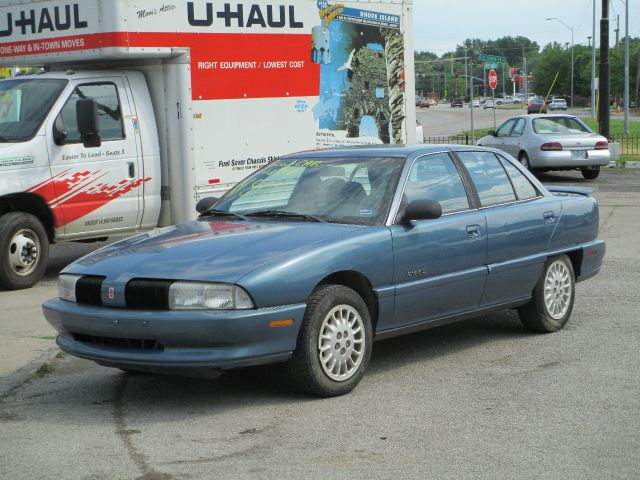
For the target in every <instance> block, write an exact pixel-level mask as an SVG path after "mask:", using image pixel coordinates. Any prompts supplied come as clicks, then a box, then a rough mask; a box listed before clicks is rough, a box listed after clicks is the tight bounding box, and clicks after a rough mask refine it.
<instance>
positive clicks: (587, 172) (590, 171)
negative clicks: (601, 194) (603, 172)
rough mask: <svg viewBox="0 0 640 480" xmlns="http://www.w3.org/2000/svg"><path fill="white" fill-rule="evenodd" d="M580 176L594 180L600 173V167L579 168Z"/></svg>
mask: <svg viewBox="0 0 640 480" xmlns="http://www.w3.org/2000/svg"><path fill="white" fill-rule="evenodd" d="M580 170H581V171H582V176H583V177H584V178H586V179H587V180H595V179H596V178H598V175H600V167H589V168H581V169H580Z"/></svg>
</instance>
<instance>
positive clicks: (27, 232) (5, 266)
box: [0, 212, 49, 290]
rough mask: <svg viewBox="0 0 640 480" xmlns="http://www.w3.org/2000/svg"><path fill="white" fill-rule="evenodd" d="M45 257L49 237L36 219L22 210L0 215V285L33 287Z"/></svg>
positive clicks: (10, 287) (17, 288)
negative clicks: (18, 259) (18, 258)
mask: <svg viewBox="0 0 640 480" xmlns="http://www.w3.org/2000/svg"><path fill="white" fill-rule="evenodd" d="M20 252H22V254H23V255H22V254H21V253H20ZM16 255H20V262H18V261H17V257H16ZM48 260H49V237H48V236H47V232H46V231H45V229H44V227H43V226H42V223H41V222H40V220H38V219H37V218H36V217H35V216H33V215H31V214H29V213H22V212H11V213H5V214H4V215H2V217H0V286H2V287H4V288H6V289H9V290H20V289H24V288H31V287H33V286H34V285H35V284H36V283H38V281H39V280H40V279H41V278H42V276H43V275H44V272H45V270H46V268H47V261H48ZM21 262H23V263H22V264H21Z"/></svg>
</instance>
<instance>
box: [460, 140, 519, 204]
mask: <svg viewBox="0 0 640 480" xmlns="http://www.w3.org/2000/svg"><path fill="white" fill-rule="evenodd" d="M457 155H458V157H460V160H462V163H463V164H464V166H465V167H466V168H467V170H468V171H469V175H471V179H472V180H473V183H474V184H475V186H476V190H477V191H478V196H479V197H480V203H481V204H482V206H483V207H486V206H489V205H496V204H499V203H507V202H513V201H515V200H516V194H515V192H514V191H513V187H512V186H511V182H510V181H509V177H507V174H506V173H505V171H504V168H502V165H501V164H500V161H499V160H498V158H497V157H496V156H495V155H494V154H493V153H491V152H457Z"/></svg>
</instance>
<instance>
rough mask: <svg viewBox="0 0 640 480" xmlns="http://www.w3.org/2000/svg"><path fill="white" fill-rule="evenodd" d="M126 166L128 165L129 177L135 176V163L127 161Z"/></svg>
mask: <svg viewBox="0 0 640 480" xmlns="http://www.w3.org/2000/svg"><path fill="white" fill-rule="evenodd" d="M127 166H128V167H129V178H135V176H136V165H135V163H133V162H128V163H127Z"/></svg>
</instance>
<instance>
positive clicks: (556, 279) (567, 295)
mask: <svg viewBox="0 0 640 480" xmlns="http://www.w3.org/2000/svg"><path fill="white" fill-rule="evenodd" d="M560 282H565V283H564V286H563V285H562V284H561V283H560ZM545 287H546V289H547V293H548V294H549V295H550V296H554V295H555V296H556V298H555V302H554V298H551V299H550V302H554V303H555V305H557V306H558V307H559V306H560V305H562V308H559V309H558V310H557V311H556V312H553V311H550V310H549V306H548V304H547V302H546V301H545ZM560 287H562V288H560ZM575 294H576V283H575V275H574V272H573V265H572V264H571V260H569V257H567V256H566V255H560V256H557V257H552V258H550V259H548V260H547V261H546V263H545V265H544V271H543V272H542V275H541V276H540V279H539V280H538V283H537V284H536V287H535V289H534V290H533V297H532V298H531V300H530V301H529V302H528V303H527V304H526V305H523V306H522V307H520V308H518V315H519V316H520V320H521V321H522V323H523V324H524V326H525V327H527V328H528V329H529V330H531V331H534V332H541V333H551V332H557V331H558V330H560V329H561V328H563V327H564V326H565V325H566V324H567V322H568V321H569V318H570V317H571V311H572V310H573V303H574V300H575ZM560 297H564V299H562V301H560V300H559V299H560Z"/></svg>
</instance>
